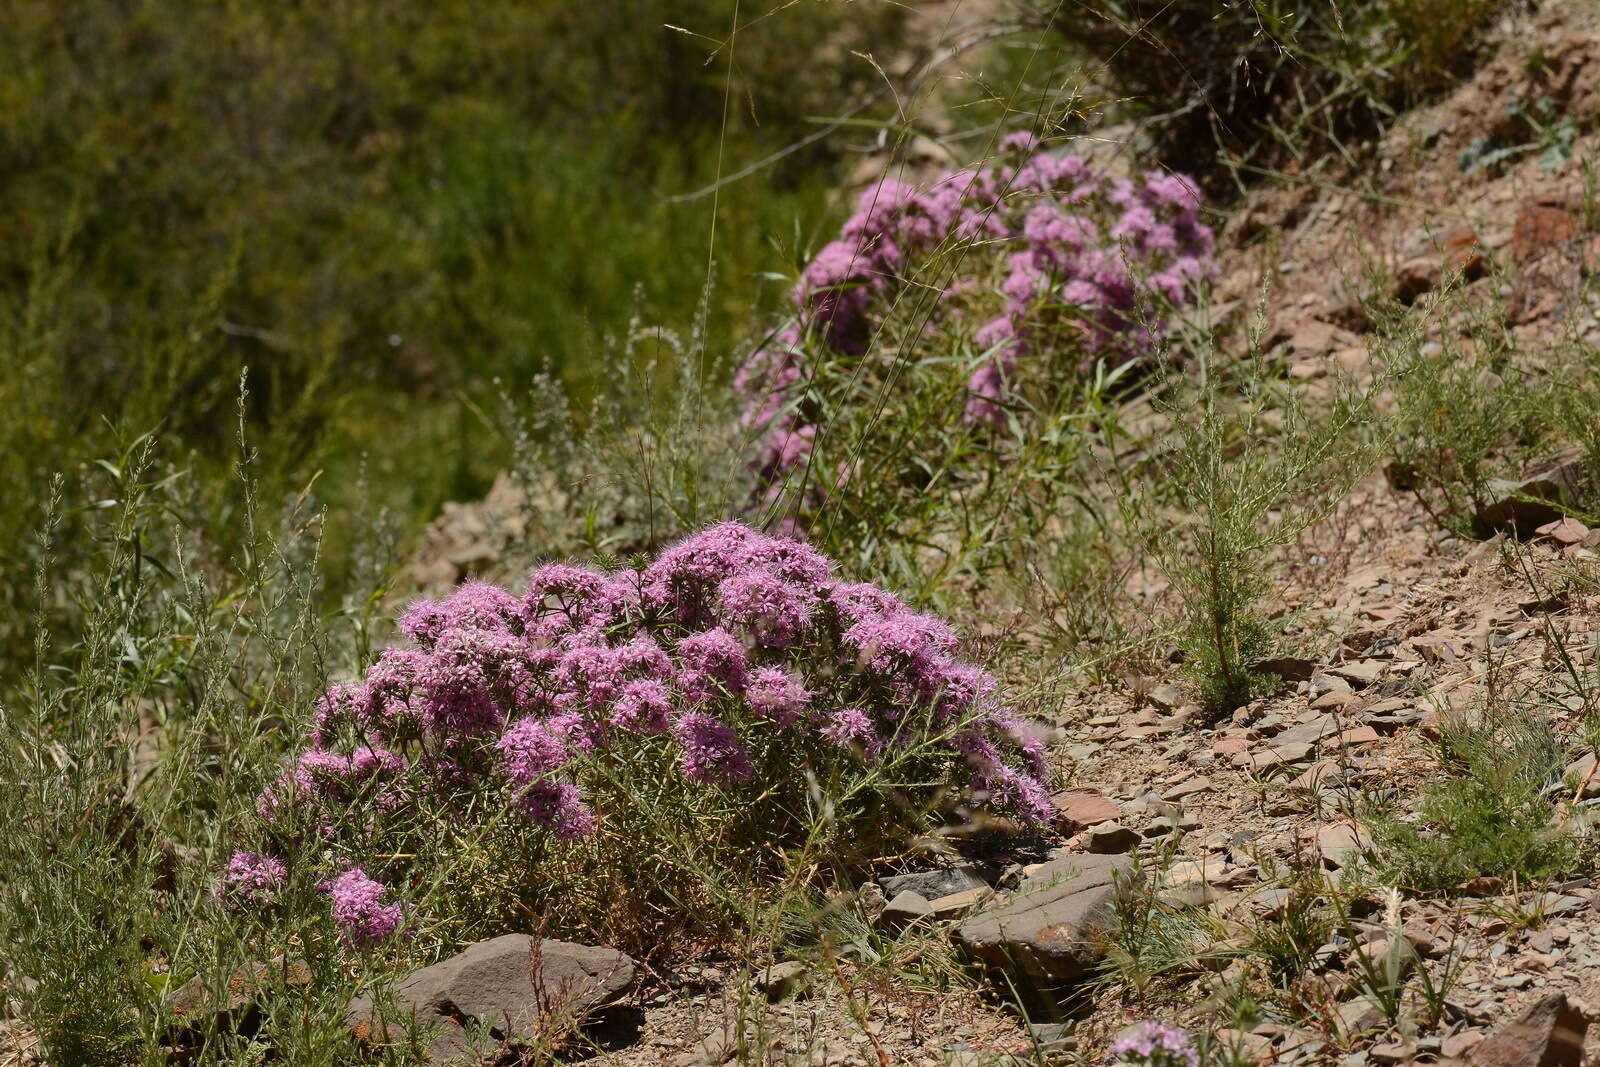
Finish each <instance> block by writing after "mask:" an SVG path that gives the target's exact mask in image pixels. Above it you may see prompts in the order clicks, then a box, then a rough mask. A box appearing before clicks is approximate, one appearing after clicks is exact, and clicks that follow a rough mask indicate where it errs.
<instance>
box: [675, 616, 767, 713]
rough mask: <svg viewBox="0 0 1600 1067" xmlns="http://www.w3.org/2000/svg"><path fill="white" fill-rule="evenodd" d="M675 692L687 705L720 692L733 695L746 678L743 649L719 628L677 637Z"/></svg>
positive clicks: (742, 689)
mask: <svg viewBox="0 0 1600 1067" xmlns="http://www.w3.org/2000/svg"><path fill="white" fill-rule="evenodd" d="M677 652H678V659H679V662H680V663H681V664H682V666H681V667H680V668H679V670H678V691H679V692H680V693H682V694H683V696H684V699H685V700H688V701H689V702H690V703H691V704H698V703H701V702H702V701H705V700H709V699H711V698H712V697H713V696H717V695H718V694H720V693H728V694H731V695H733V696H737V695H739V694H740V693H742V692H744V688H745V684H746V682H747V681H748V679H749V669H750V668H749V663H748V661H747V660H746V659H745V654H744V646H743V645H741V644H740V643H739V640H738V638H736V637H734V636H733V635H732V634H730V633H729V632H728V631H726V630H724V629H723V628H722V627H720V626H718V627H714V628H713V629H710V630H705V631H703V632H701V633H695V634H689V635H688V636H687V637H683V638H680V639H679V640H678V646H677Z"/></svg>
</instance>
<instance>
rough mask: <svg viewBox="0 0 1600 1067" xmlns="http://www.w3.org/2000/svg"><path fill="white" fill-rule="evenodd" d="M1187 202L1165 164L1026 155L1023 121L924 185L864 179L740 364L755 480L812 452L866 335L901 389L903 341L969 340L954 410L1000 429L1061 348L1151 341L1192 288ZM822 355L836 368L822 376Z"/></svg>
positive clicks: (963, 343) (1195, 249)
mask: <svg viewBox="0 0 1600 1067" xmlns="http://www.w3.org/2000/svg"><path fill="white" fill-rule="evenodd" d="M1199 207H1200V204H1199V195H1198V192H1197V190H1196V187H1195V186H1194V185H1193V183H1191V182H1190V181H1188V180H1187V179H1185V178H1182V177H1180V176H1178V175H1175V174H1168V173H1163V172H1161V171H1151V172H1150V173H1148V174H1146V175H1145V176H1144V177H1143V178H1142V179H1140V180H1138V181H1133V180H1129V179H1125V178H1113V177H1110V176H1107V175H1105V174H1102V173H1098V172H1096V171H1095V170H1094V169H1092V168H1091V167H1090V166H1089V164H1088V163H1086V162H1085V161H1084V160H1083V159H1081V158H1079V157H1078V156H1072V155H1059V156H1058V155H1053V154H1050V153H1047V152H1040V151H1038V150H1037V142H1036V140H1035V139H1034V138H1033V136H1032V135H1031V134H1026V133H1022V134H1013V135H1012V136H1010V137H1008V138H1007V139H1006V140H1005V141H1004V142H1003V143H1002V146H1001V152H1000V156H999V159H997V160H996V162H994V163H993V164H992V165H990V166H987V167H983V168H980V169H967V170H958V171H955V172H952V173H949V174H945V175H943V176H942V177H940V178H939V179H938V180H937V181H935V182H933V183H932V185H931V186H929V187H928V188H926V189H919V188H916V187H914V186H911V185H908V184H906V183H903V182H899V181H893V180H885V181H883V182H881V183H879V184H878V185H877V186H875V187H873V188H871V189H868V190H867V191H866V192H865V193H863V194H862V196H861V200H860V203H859V205H858V207H857V210H856V213H855V214H854V215H852V216H851V217H850V219H849V220H848V221H847V222H846V223H845V224H844V227H843V229H842V230H841V232H840V235H839V238H838V239H837V240H835V241H833V242H831V243H830V244H828V245H826V246H825V247H824V248H823V249H822V250H821V251H820V252H819V253H817V255H816V258H815V259H813V260H812V261H811V262H810V263H809V264H808V265H807V266H806V268H805V270H804V271H803V272H802V274H801V276H800V280H799V282H798V283H797V284H796V286H795V288H794V293H793V300H794V305H795V315H794V317H793V318H792V319H791V320H790V321H789V322H787V323H785V324H784V325H783V326H782V327H780V328H779V329H777V330H776V331H775V332H774V333H773V334H772V336H771V337H770V338H768V340H767V341H766V342H765V343H764V344H763V345H761V346H760V347H759V348H758V349H757V350H756V351H754V352H753V353H752V354H751V355H750V356H749V358H748V359H747V360H746V362H745V364H744V366H743V367H742V368H741V369H740V371H739V373H738V375H737V376H736V379H735V387H736V388H737V390H738V391H739V392H740V393H741V394H742V395H743V397H744V400H745V404H746V412H745V419H746V421H747V423H748V424H749V425H750V426H751V427H753V428H754V429H755V430H757V431H758V432H760V433H762V434H763V435H764V436H763V445H762V451H761V456H760V458H759V460H758V461H757V466H758V467H759V468H760V473H761V475H762V477H763V478H764V479H765V480H767V481H768V482H769V483H770V482H775V481H777V480H779V479H781V478H783V477H784V476H786V475H788V474H790V473H791V472H793V471H794V470H796V469H797V468H799V467H801V466H802V465H804V464H805V463H807V462H808V461H809V459H810V457H811V455H812V453H813V451H814V450H815V448H816V443H817V437H818V427H819V425H823V424H824V422H823V420H824V418H825V417H827V416H828V415H829V414H830V413H829V412H827V411H826V410H825V409H826V407H827V403H828V397H827V394H829V393H830V391H831V390H832V386H833V385H834V384H837V385H839V386H840V388H841V389H846V390H849V391H851V392H852V393H853V394H856V395H859V393H861V392H865V391H866V390H863V389H861V388H860V386H861V383H862V381H863V380H864V379H868V378H870V377H871V376H870V374H864V373H863V371H862V368H861V367H860V366H858V365H857V364H856V363H855V362H852V360H855V359H858V358H859V357H861V356H863V354H865V353H867V352H868V350H869V347H870V346H871V345H872V344H873V343H874V341H876V342H877V343H878V344H879V345H882V346H884V347H890V348H894V349H895V350H896V351H895V353H894V356H893V360H892V362H893V363H894V367H893V372H892V377H893V378H894V380H895V382H897V383H898V387H899V388H902V389H909V388H913V387H914V383H913V382H912V381H911V377H912V376H910V375H908V372H907V371H906V368H905V366H904V364H905V362H906V361H907V358H908V353H907V347H908V344H909V346H910V348H912V349H913V350H914V349H916V348H917V347H919V346H920V347H923V348H925V349H926V350H927V354H928V355H929V356H930V357H932V358H933V360H934V361H935V362H941V363H948V362H949V356H950V352H951V350H954V349H960V348H963V347H965V348H966V349H968V350H970V352H971V358H970V359H969V360H968V361H966V367H968V368H970V369H963V371H962V373H963V374H964V375H965V376H966V378H965V390H964V392H965V404H964V408H965V417H966V419H967V421H968V422H969V423H971V424H975V425H1000V424H1001V423H1002V422H1003V421H1004V412H1005V406H1006V404H1007V403H1008V402H1010V401H1012V400H1014V399H1015V398H1016V397H1017V396H1018V394H1019V390H1020V388H1021V384H1022V382H1023V381H1024V380H1025V379H1027V378H1028V377H1029V376H1030V375H1032V376H1035V377H1037V376H1039V375H1044V376H1049V375H1052V374H1054V373H1057V371H1056V366H1057V361H1056V360H1055V359H1054V358H1053V357H1054V356H1055V355H1057V354H1058V353H1062V352H1065V353H1067V354H1068V355H1069V357H1070V359H1071V360H1072V363H1073V365H1074V367H1075V369H1076V370H1078V371H1079V372H1082V371H1086V370H1087V369H1089V368H1091V367H1093V366H1094V365H1095V364H1096V362H1098V361H1101V360H1104V361H1107V362H1109V363H1110V364H1113V365H1119V364H1122V363H1126V362H1128V361H1130V360H1134V359H1136V358H1138V357H1140V356H1143V355H1146V354H1148V353H1149V352H1151V351H1152V349H1153V348H1154V347H1155V345H1156V344H1157V343H1158V342H1159V340H1160V339H1161V336H1162V333H1163V330H1164V327H1163V322H1162V316H1163V315H1164V314H1165V313H1166V310H1167V309H1170V308H1179V307H1182V306H1184V305H1185V304H1187V303H1188V302H1190V300H1191V299H1192V297H1193V295H1194V292H1195V289H1196V286H1197V285H1198V283H1199V282H1201V281H1202V280H1203V279H1205V278H1206V277H1208V276H1209V274H1210V273H1211V270H1212V267H1211V255H1212V250H1213V245H1214V242H1213V238H1212V234H1211V230H1210V229H1209V228H1208V227H1207V226H1206V225H1205V224H1204V223H1202V222H1201V221H1200V216H1199ZM930 293H931V294H932V295H931V296H930V295H929V294H930ZM903 305H910V306H912V307H913V308H914V310H913V311H911V312H909V313H907V312H906V311H905V310H904V306H903ZM897 310H899V311H900V313H901V316H902V318H912V319H914V320H915V321H914V322H913V323H911V324H910V326H909V330H910V332H911V334H912V337H911V339H910V341H909V342H908V341H907V340H906V339H904V338H900V337H895V338H885V334H886V333H887V332H892V330H891V329H889V328H890V327H892V326H893V325H894V321H893V320H894V317H895V315H896V313H897ZM902 332H904V329H902ZM911 358H916V357H915V354H914V352H913V354H912V357H911ZM835 366H837V367H840V368H843V369H844V371H845V372H846V373H845V374H844V375H843V378H842V380H841V381H840V382H838V383H831V382H830V381H829V379H828V375H829V374H830V368H833V367H835ZM886 373H887V372H886ZM819 394H820V397H819Z"/></svg>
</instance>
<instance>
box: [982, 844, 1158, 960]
mask: <svg viewBox="0 0 1600 1067" xmlns="http://www.w3.org/2000/svg"><path fill="white" fill-rule="evenodd" d="M1137 877H1138V868H1137V866H1136V865H1135V864H1134V862H1133V860H1132V859H1131V858H1129V857H1127V856H1069V857H1064V858H1062V859H1056V860H1051V861H1050V862H1049V863H1046V864H1044V865H1043V866H1042V867H1040V868H1039V869H1038V870H1037V871H1035V872H1034V873H1033V874H1031V875H1029V876H1028V877H1027V878H1025V879H1023V883H1022V886H1021V888H1020V890H1019V893H1018V895H1017V897H1015V898H1014V899H1013V900H1012V901H1011V902H1010V903H1009V904H1006V905H1005V906H1003V907H999V908H995V909H994V910H992V911H986V912H983V913H982V914H979V915H977V916H975V917H974V918H972V919H969V920H967V921H966V922H965V923H962V924H961V925H960V926H959V927H957V928H956V930H955V933H954V935H953V936H954V938H955V941H956V943H957V944H958V945H960V946H962V947H963V948H964V949H966V951H967V952H969V953H970V954H971V955H972V956H973V957H974V958H976V959H978V960H980V961H982V962H984V963H986V964H989V965H990V966H993V967H999V968H1007V969H1012V970H1014V971H1017V972H1019V973H1021V974H1023V975H1026V976H1028V977H1030V978H1033V979H1036V980H1042V981H1044V982H1050V983H1056V982H1067V981H1071V980H1073V979H1076V978H1081V977H1083V976H1084V975H1085V974H1087V973H1088V971H1089V969H1090V968H1092V967H1093V966H1094V965H1095V964H1096V963H1098V962H1099V960H1100V958H1101V956H1102V955H1103V949H1102V947H1101V943H1100V939H1101V936H1102V935H1103V934H1104V933H1105V932H1106V931H1107V930H1109V929H1110V928H1111V926H1112V924H1113V923H1114V921H1115V909H1114V905H1113V901H1114V899H1115V894H1116V892H1117V890H1118V885H1119V884H1120V883H1122V882H1126V881H1129V880H1131V879H1134V878H1137Z"/></svg>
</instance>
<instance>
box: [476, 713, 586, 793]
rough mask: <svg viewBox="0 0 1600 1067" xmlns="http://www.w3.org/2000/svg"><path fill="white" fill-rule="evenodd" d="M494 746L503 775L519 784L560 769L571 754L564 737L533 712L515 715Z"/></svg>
mask: <svg viewBox="0 0 1600 1067" xmlns="http://www.w3.org/2000/svg"><path fill="white" fill-rule="evenodd" d="M494 747H495V748H496V749H497V750H499V752H500V762H501V766H503V767H504V768H505V772H506V776H507V777H508V778H510V779H511V781H512V782H513V783H515V784H516V785H519V786H527V785H531V784H532V783H534V782H537V781H539V780H540V779H542V778H544V777H545V776H546V775H549V774H552V773H554V772H555V771H558V770H560V769H561V768H562V767H565V766H566V765H567V762H568V760H569V759H570V758H571V754H570V752H569V751H568V749H567V743H566V741H565V740H563V739H562V738H561V737H559V736H557V735H556V734H555V733H553V732H552V731H551V730H550V729H549V728H548V727H547V726H546V724H545V723H544V722H542V721H540V720H538V719H535V718H533V717H532V716H529V717H527V718H525V719H518V720H517V721H516V723H514V724H513V725H512V727H511V728H510V729H509V730H507V731H506V732H505V734H504V735H503V736H502V737H501V738H500V740H499V741H497V742H495V746H494Z"/></svg>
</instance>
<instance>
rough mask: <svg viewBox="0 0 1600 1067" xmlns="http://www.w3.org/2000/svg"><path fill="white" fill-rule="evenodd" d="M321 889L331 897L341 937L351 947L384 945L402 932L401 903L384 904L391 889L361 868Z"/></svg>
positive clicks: (345, 873)
mask: <svg viewBox="0 0 1600 1067" xmlns="http://www.w3.org/2000/svg"><path fill="white" fill-rule="evenodd" d="M318 888H320V889H321V890H322V891H323V892H324V893H327V894H328V900H329V901H330V902H331V905H332V907H331V910H332V912H333V921H334V922H335V923H336V924H337V925H338V927H339V936H340V937H342V938H343V939H344V943H345V944H346V945H347V946H349V947H350V948H354V949H362V948H371V947H372V946H374V945H381V944H382V943H383V942H385V941H387V940H389V938H391V937H393V936H394V932H395V931H396V930H398V929H400V921H401V919H402V918H403V917H404V911H403V909H402V908H401V906H400V905H399V904H385V903H383V895H384V894H385V893H387V892H388V891H389V888H388V887H387V886H385V885H384V884H383V883H382V882H378V881H374V880H373V879H371V878H368V877H367V876H366V873H365V872H364V871H362V869H361V868H360V867H352V868H351V869H350V870H348V871H345V872H344V873H343V874H341V875H339V877H337V878H333V879H330V880H328V881H326V882H323V883H322V884H321V885H320V886H319V887H318Z"/></svg>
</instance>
